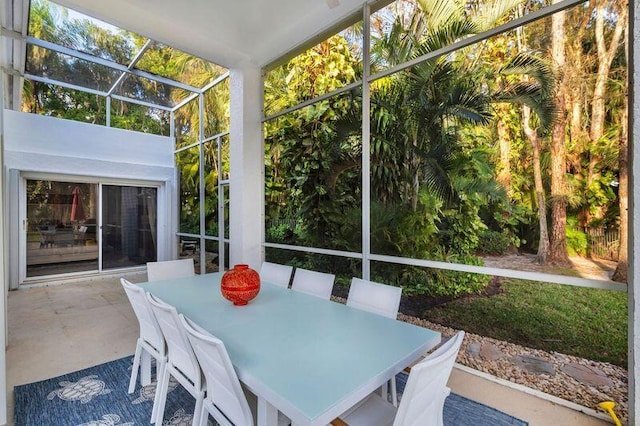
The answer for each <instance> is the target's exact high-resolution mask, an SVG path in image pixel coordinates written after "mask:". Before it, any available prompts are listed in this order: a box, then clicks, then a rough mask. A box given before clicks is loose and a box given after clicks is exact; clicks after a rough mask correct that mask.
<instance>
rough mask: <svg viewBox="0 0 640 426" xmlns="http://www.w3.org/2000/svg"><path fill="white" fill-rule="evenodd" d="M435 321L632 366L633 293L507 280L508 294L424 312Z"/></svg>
mask: <svg viewBox="0 0 640 426" xmlns="http://www.w3.org/2000/svg"><path fill="white" fill-rule="evenodd" d="M423 316H424V317H425V318H426V319H428V320H430V321H433V322H436V323H439V324H443V325H448V326H451V327H453V328H458V329H463V330H466V331H469V332H471V333H476V334H480V335H483V336H488V337H493V338H496V339H500V340H506V341H509V342H512V343H517V344H520V345H523V346H528V347H531V348H538V349H544V350H547V351H555V352H561V353H564V354H569V355H576V356H579V357H582V358H587V359H591V360H596V361H606V362H610V363H612V364H616V365H619V366H621V367H624V368H627V294H626V292H618V291H608V290H597V289H591V288H582V287H573V286H568V285H558V284H548V283H540V282H535V281H525V280H517V279H504V281H503V282H502V293H500V294H497V295H495V296H490V297H488V296H472V297H467V298H463V299H458V300H454V301H452V302H449V303H446V304H444V305H440V306H438V307H435V308H433V309H431V310H429V311H426V312H424V314H423Z"/></svg>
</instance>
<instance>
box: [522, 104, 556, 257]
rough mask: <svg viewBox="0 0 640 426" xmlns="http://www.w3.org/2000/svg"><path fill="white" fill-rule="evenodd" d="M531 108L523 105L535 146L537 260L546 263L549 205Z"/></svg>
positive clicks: (527, 130) (526, 127)
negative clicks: (538, 229) (538, 233)
mask: <svg viewBox="0 0 640 426" xmlns="http://www.w3.org/2000/svg"><path fill="white" fill-rule="evenodd" d="M530 119H531V108H529V107H528V106H526V105H524V106H523V107H522V127H523V130H524V134H525V135H526V136H527V139H528V140H529V142H530V143H531V147H532V148H533V181H534V184H535V190H536V202H537V203H538V218H539V222H538V223H539V224H540V242H539V243H538V257H537V261H538V263H539V264H541V265H546V263H547V256H548V254H549V233H548V231H547V206H546V204H545V199H544V186H543V185H542V171H541V170H540V138H538V134H537V133H536V132H535V130H533V129H532V128H531V123H530Z"/></svg>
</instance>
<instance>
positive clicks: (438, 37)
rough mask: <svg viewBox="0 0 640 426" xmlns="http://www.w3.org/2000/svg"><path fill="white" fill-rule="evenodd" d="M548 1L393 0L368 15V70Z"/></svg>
mask: <svg viewBox="0 0 640 426" xmlns="http://www.w3.org/2000/svg"><path fill="white" fill-rule="evenodd" d="M443 4H444V5H446V6H445V7H443ZM550 4H551V2H550V1H548V0H542V1H535V2H526V3H522V2H502V3H499V2H492V1H489V0H480V1H473V2H453V1H451V2H445V3H442V2H420V1H418V0H396V1H395V2H393V3H391V4H389V5H388V6H386V7H384V8H382V9H380V10H378V11H377V12H375V13H373V14H372V15H371V21H370V22H371V44H370V46H371V73H372V74H375V73H376V72H379V71H382V70H385V69H387V68H390V67H392V66H394V65H398V64H402V63H404V62H407V61H409V60H411V59H413V58H415V57H418V56H421V55H425V54H427V53H429V52H433V51H435V50H438V49H440V48H442V47H445V46H447V45H450V44H452V43H454V42H456V41H459V40H462V39H464V38H467V37H469V36H472V35H474V34H478V33H481V32H483V31H487V30H489V29H491V28H494V27H496V26H498V25H501V24H503V23H505V22H508V21H510V20H512V19H515V18H517V17H520V16H523V15H526V14H528V13H530V12H533V11H535V10H539V9H541V8H543V7H545V6H548V5H550ZM505 57H506V56H505Z"/></svg>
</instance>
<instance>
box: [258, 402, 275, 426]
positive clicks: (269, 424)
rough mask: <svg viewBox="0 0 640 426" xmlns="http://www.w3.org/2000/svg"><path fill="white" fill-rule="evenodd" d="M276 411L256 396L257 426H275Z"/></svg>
mask: <svg viewBox="0 0 640 426" xmlns="http://www.w3.org/2000/svg"><path fill="white" fill-rule="evenodd" d="M277 425H278V410H277V409H276V407H274V406H273V405H271V404H269V402H268V401H267V400H266V399H264V398H262V397H261V396H258V426H277Z"/></svg>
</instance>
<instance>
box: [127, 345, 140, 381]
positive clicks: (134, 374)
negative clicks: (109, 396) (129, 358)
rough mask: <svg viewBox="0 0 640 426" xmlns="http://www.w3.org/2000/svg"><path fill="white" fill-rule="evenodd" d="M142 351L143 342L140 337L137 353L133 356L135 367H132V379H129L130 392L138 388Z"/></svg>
mask: <svg viewBox="0 0 640 426" xmlns="http://www.w3.org/2000/svg"><path fill="white" fill-rule="evenodd" d="M141 352H142V344H141V342H140V339H139V338H138V342H137V343H136V354H135V355H134V356H133V367H132V368H131V379H130V380H129V393H133V391H135V390H136V380H138V370H139V369H140V354H141Z"/></svg>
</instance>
